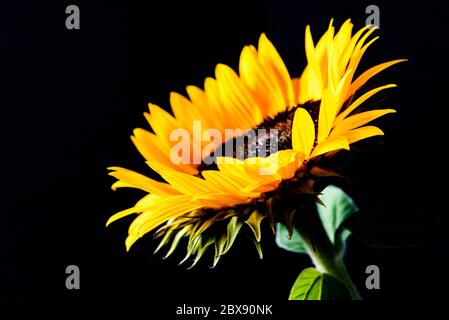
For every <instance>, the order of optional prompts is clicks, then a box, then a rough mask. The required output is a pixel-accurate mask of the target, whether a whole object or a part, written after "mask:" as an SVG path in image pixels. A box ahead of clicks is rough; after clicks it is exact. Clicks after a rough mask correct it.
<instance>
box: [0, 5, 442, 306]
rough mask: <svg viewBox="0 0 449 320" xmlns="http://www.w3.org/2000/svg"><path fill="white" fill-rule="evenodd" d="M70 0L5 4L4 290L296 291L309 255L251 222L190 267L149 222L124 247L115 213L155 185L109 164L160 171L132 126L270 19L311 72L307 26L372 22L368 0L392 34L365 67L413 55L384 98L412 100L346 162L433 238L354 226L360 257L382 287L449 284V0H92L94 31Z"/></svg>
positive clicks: (402, 293) (435, 291) (404, 293)
mask: <svg viewBox="0 0 449 320" xmlns="http://www.w3.org/2000/svg"><path fill="white" fill-rule="evenodd" d="M390 2H392V1H390ZM69 4H72V3H68V2H67V3H65V2H63V1H61V2H60V3H56V2H54V3H50V2H42V1H41V2H31V1H22V2H17V3H15V4H9V5H7V4H2V6H1V7H2V9H1V16H2V17H1V19H0V39H1V40H0V46H1V48H0V56H1V60H0V61H1V62H0V63H1V69H0V72H1V75H0V78H1V91H0V92H1V95H0V97H1V98H0V99H1V101H0V105H1V139H2V143H1V160H2V166H1V177H2V183H1V188H2V192H1V198H2V200H1V209H0V210H1V221H0V234H1V235H0V240H1V242H0V243H1V246H2V248H3V249H2V250H1V251H0V268H1V269H0V296H1V297H5V298H20V299H47V298H48V299H60V300H64V301H67V300H71V299H109V298H111V299H118V298H127V299H131V298H143V299H144V300H146V301H149V302H148V303H149V304H150V305H153V306H154V305H157V304H160V303H162V302H164V301H171V302H172V303H173V302H175V303H183V302H197V303H206V302H209V303H212V302H213V303H221V302H230V301H233V302H237V301H238V302H245V303H249V302H256V301H259V302H273V301H284V300H285V299H286V298H287V296H288V293H289V289H290V286H291V284H292V283H293V281H294V280H295V278H296V277H297V275H298V273H299V272H300V271H301V270H302V269H303V268H305V267H307V266H309V265H310V262H309V260H308V258H307V257H306V256H302V255H295V254H291V253H288V252H285V251H282V250H281V249H278V248H277V247H276V246H275V244H274V241H272V238H271V235H270V234H269V233H268V232H265V233H264V237H263V244H262V245H263V248H264V252H265V257H264V259H263V260H258V258H257V254H256V252H255V250H254V249H253V248H252V247H251V244H250V242H249V241H245V239H244V236H242V237H241V239H238V240H237V245H235V246H234V247H233V249H232V250H231V251H230V253H229V254H227V255H226V256H225V257H224V258H223V259H222V260H221V261H220V263H219V265H218V266H217V267H216V268H215V269H210V268H209V265H210V262H211V260H207V259H205V260H203V261H202V262H201V263H200V265H199V266H198V267H196V268H194V269H193V270H186V269H185V267H183V266H181V267H179V266H177V262H178V261H179V259H180V258H181V256H182V255H183V252H182V251H178V253H177V255H175V257H172V258H169V259H167V260H162V258H161V256H160V255H156V256H153V255H152V251H153V250H154V248H155V245H156V242H154V241H152V239H151V237H150V236H148V237H146V238H143V239H142V240H140V241H138V242H137V243H136V245H135V246H134V247H133V248H132V250H131V251H130V252H129V253H126V252H125V248H124V239H125V237H126V234H127V228H128V225H129V223H130V221H131V219H123V220H122V221H119V222H116V223H114V224H113V225H111V226H110V227H109V228H107V229H106V228H105V227H104V224H105V222H106V220H107V219H108V217H109V216H110V215H111V214H113V213H114V212H116V211H118V210H121V209H124V208H127V207H129V206H130V205H132V204H133V203H134V202H135V201H137V200H138V199H139V198H140V197H141V196H142V194H141V193H139V192H138V191H134V190H121V191H118V192H113V191H111V190H110V185H111V183H112V182H113V181H114V179H113V178H111V177H109V176H108V175H107V171H106V167H107V166H110V165H120V166H124V167H127V168H130V169H134V170H137V171H139V172H142V173H146V174H150V170H149V169H148V168H147V167H146V165H145V164H144V162H143V160H142V158H141V156H140V155H139V154H138V152H137V151H136V150H135V149H134V146H133V145H132V143H131V141H130V139H129V136H130V134H131V133H132V129H133V128H135V127H145V128H148V125H147V124H146V122H145V119H144V118H143V116H142V113H143V112H144V111H146V110H147V103H148V102H154V103H156V104H159V105H161V106H167V105H168V96H169V92H170V91H177V92H181V93H184V88H185V86H186V85H189V84H194V85H197V86H202V85H203V80H204V78H205V77H207V76H212V75H213V71H214V67H215V65H216V64H217V63H219V62H222V63H226V64H228V65H230V66H232V67H234V68H235V67H236V66H237V63H238V57H239V54H240V50H241V49H242V47H243V46H244V45H246V44H257V39H258V37H259V35H260V33H261V32H266V33H267V35H268V37H269V38H270V39H271V40H272V41H273V43H274V44H275V45H276V47H277V48H278V50H279V52H280V53H281V55H282V56H283V58H284V59H285V62H286V64H287V66H288V67H289V70H290V71H291V73H292V74H293V75H295V76H298V75H299V72H300V70H302V68H303V67H304V65H305V55H304V44H303V39H304V30H305V26H306V25H307V24H310V25H311V27H312V32H313V35H314V38H315V39H316V38H317V37H318V35H321V34H322V33H323V32H324V30H325V29H326V28H327V25H328V23H329V20H330V18H332V17H334V18H335V23H334V24H335V25H337V26H338V25H340V24H341V23H342V22H343V21H344V20H345V19H346V18H352V20H353V22H354V23H355V24H356V27H357V28H359V27H361V26H363V25H364V21H365V19H366V16H367V15H366V14H365V8H366V7H367V5H369V4H377V5H378V6H379V7H380V18H381V19H380V22H381V30H380V31H379V34H380V36H381V39H380V40H379V41H378V42H377V43H376V44H375V45H374V46H373V47H372V48H371V49H370V50H369V51H368V54H367V55H366V57H365V59H364V60H363V63H362V67H364V68H366V67H369V66H372V65H374V64H376V63H379V62H383V61H387V60H391V59H395V58H408V59H410V61H409V62H407V63H406V64H401V65H398V66H395V67H393V68H392V69H391V70H389V71H385V72H384V73H383V75H382V77H380V78H378V81H379V84H386V83H391V82H395V83H398V84H399V87H398V88H397V89H393V91H390V93H391V96H388V97H387V99H386V101H385V103H386V105H385V106H386V107H390V106H391V107H395V108H396V109H397V110H398V111H399V112H398V114H397V115H394V116H391V117H390V116H389V117H388V119H387V120H385V121H383V122H382V128H384V129H385V132H386V136H385V138H383V139H382V140H381V143H376V144H375V147H373V148H371V149H369V150H366V151H365V152H360V153H357V154H355V155H354V156H353V157H352V158H351V159H350V160H349V161H348V163H347V164H346V166H345V174H346V175H347V176H349V177H350V179H351V181H352V187H351V188H352V191H353V195H354V197H355V199H356V201H357V203H358V204H359V205H360V206H361V207H380V208H402V209H404V208H405V209H406V210H410V215H409V216H407V219H409V220H410V221H413V222H414V223H416V224H419V225H421V226H422V228H423V230H425V231H426V234H428V237H429V239H428V240H429V243H430V245H429V246H428V247H425V248H401V249H380V248H372V247H369V246H367V245H365V244H364V243H362V242H360V241H358V240H357V239H354V238H350V241H349V247H348V252H347V256H346V261H347V264H348V268H349V270H350V273H351V274H352V276H353V277H354V279H355V281H356V283H357V284H358V286H359V288H361V291H362V295H363V296H364V297H365V298H366V299H368V300H395V299H401V300H402V299H417V300H421V299H432V300H440V299H447V298H448V294H447V292H446V291H445V290H443V289H444V287H445V286H447V284H448V280H447V277H446V276H445V268H447V264H446V262H445V261H446V258H447V252H448V250H447V244H448V241H447V232H446V225H447V224H446V223H447V221H446V220H447V218H446V217H445V215H446V214H447V213H448V212H447V205H445V202H446V201H445V200H446V199H445V195H444V189H445V188H444V187H440V185H441V183H443V182H444V177H443V175H444V174H445V171H446V169H445V167H446V164H447V157H446V156H445V153H444V148H445V146H446V145H447V140H446V135H445V131H446V130H445V129H446V127H445V126H444V116H445V114H446V111H445V109H446V108H447V107H448V106H447V102H446V97H447V92H448V90H447V78H446V74H447V73H446V72H447V55H448V41H447V39H446V35H445V34H446V31H447V29H448V28H447V21H449V20H448V13H447V12H448V11H447V10H445V8H443V7H442V4H440V3H437V2H435V1H426V2H425V3H423V4H420V5H414V4H412V3H409V2H405V1H400V2H396V1H395V2H394V4H393V3H387V2H375V3H371V2H365V1H361V2H357V1H346V2H344V3H342V2H337V1H307V2H306V1H275V0H271V1H257V2H244V3H243V1H241V2H233V1H209V2H207V3H199V2H190V1H189V2H180V3H176V2H173V1H167V2H166V1H164V2H155V1H145V2H142V3H138V4H137V3H133V2H131V1H128V2H125V1H95V2H94V1H84V2H79V1H78V2H73V4H77V5H79V7H80V11H81V29H80V30H67V29H66V28H65V19H66V16H67V15H66V14H65V7H66V6H67V5H69ZM390 90H391V89H390ZM416 212H418V213H416ZM265 231H267V230H265ZM70 264H75V265H78V266H79V267H80V270H81V289H80V290H72V291H69V290H67V289H66V288H65V277H66V274H65V268H66V266H67V265H70ZM369 264H376V265H378V266H379V267H380V270H381V290H377V291H368V290H366V289H363V288H364V281H365V277H366V275H365V268H366V266H367V265H369Z"/></svg>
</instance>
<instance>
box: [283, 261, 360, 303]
mask: <svg viewBox="0 0 449 320" xmlns="http://www.w3.org/2000/svg"><path fill="white" fill-rule="evenodd" d="M288 299H289V300H351V295H350V294H349V292H348V290H347V289H346V287H345V286H344V285H343V284H342V283H341V282H340V280H338V279H336V278H334V277H333V276H331V275H329V274H327V273H321V272H319V271H318V270H316V269H314V268H307V269H305V270H303V272H301V274H300V275H299V276H298V278H297V279H296V281H295V283H294V284H293V287H292V289H291V291H290V296H289V298H288Z"/></svg>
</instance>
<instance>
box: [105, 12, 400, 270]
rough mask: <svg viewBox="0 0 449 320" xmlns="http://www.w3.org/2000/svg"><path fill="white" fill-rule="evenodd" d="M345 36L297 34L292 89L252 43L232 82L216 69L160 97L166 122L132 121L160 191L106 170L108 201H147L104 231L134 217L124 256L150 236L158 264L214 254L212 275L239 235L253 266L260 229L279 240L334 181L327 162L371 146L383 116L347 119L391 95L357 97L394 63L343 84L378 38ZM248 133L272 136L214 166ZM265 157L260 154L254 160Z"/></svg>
mask: <svg viewBox="0 0 449 320" xmlns="http://www.w3.org/2000/svg"><path fill="white" fill-rule="evenodd" d="M352 29H353V24H352V23H351V21H350V20H347V21H346V22H344V23H343V24H342V26H341V27H340V29H339V30H338V32H336V30H335V28H334V26H333V24H332V21H331V23H330V25H329V28H328V29H327V31H326V32H325V33H324V35H323V36H322V37H321V38H320V39H319V41H318V42H317V43H316V44H315V43H314V41H313V39H312V35H311V31H310V28H309V27H307V28H306V31H305V51H306V57H307V66H306V68H305V69H304V71H303V72H302V74H301V76H300V77H299V78H292V77H291V76H290V73H289V71H288V70H287V68H286V66H285V64H284V62H283V60H282V58H281V57H280V55H279V53H278V52H277V50H276V49H275V47H274V46H273V44H272V43H271V42H270V41H269V40H268V38H267V37H266V35H265V34H262V35H261V36H260V39H259V43H258V47H257V48H256V47H254V46H245V47H244V48H243V50H242V53H241V55H240V61H239V67H238V68H239V70H238V73H236V72H235V71H234V70H232V69H231V68H230V67H228V66H226V65H223V64H218V65H217V66H216V69H215V78H207V79H206V80H205V83H204V89H201V88H198V87H195V86H188V87H187V95H188V97H185V96H183V95H181V94H178V93H175V92H172V93H171V94H170V105H171V110H172V113H173V115H172V114H170V113H169V112H167V111H165V110H164V109H162V108H160V107H159V106H157V105H154V104H149V113H145V114H144V115H145V118H146V119H147V121H148V123H149V124H150V126H151V128H152V131H153V132H149V131H147V130H144V129H140V128H138V129H135V130H134V132H133V133H134V134H133V136H132V137H131V139H132V141H133V143H134V144H135V146H136V148H137V149H138V151H139V152H140V153H141V154H142V155H143V157H144V158H145V160H146V163H147V164H148V165H149V166H150V168H151V169H152V170H154V171H155V172H156V173H158V174H159V175H160V177H161V178H162V179H163V180H164V181H163V182H161V181H157V180H154V179H151V178H148V177H146V176H144V175H142V174H139V173H136V172H134V171H131V170H128V169H124V168H121V167H110V168H108V169H109V170H111V172H110V173H109V174H110V175H111V176H113V177H115V178H117V179H118V181H116V182H115V183H114V184H113V185H112V189H113V190H115V189H117V188H120V187H130V188H136V189H141V190H143V191H144V192H146V193H147V195H145V196H144V197H143V198H142V199H141V200H139V201H138V202H137V203H136V204H135V205H134V206H133V207H131V208H129V209H126V210H123V211H120V212H118V213H116V214H114V215H113V216H112V217H111V218H110V219H109V220H108V222H107V225H109V224H110V223H112V222H114V221H116V220H118V219H120V218H123V217H125V216H128V215H132V214H137V216H136V218H135V219H134V221H133V222H132V223H131V225H130V227H129V234H128V237H127V239H126V242H125V243H126V249H127V250H129V249H130V248H131V246H132V245H133V244H134V243H135V242H136V241H137V240H138V239H139V238H141V237H142V236H143V235H145V234H147V233H149V232H152V231H155V232H154V236H155V237H160V238H161V242H160V244H159V246H158V247H157V249H156V251H158V250H160V249H161V248H162V247H164V246H168V245H169V248H168V251H167V253H166V255H165V256H169V255H170V254H172V253H173V251H174V250H175V249H176V247H177V246H178V244H179V243H180V242H181V241H185V242H186V243H187V254H186V256H185V258H184V259H183V260H182V262H184V261H186V260H188V259H189V258H193V259H192V260H193V262H192V265H191V266H193V265H195V264H196V263H197V262H198V261H199V259H200V258H201V256H202V255H203V254H204V253H205V252H206V250H207V249H208V248H214V261H213V266H215V265H216V264H217V262H218V260H219V259H220V257H221V256H222V255H223V254H225V253H226V252H227V251H228V250H229V249H230V248H231V246H232V244H233V243H234V241H235V239H236V236H237V234H238V233H239V232H240V231H242V228H249V229H248V230H251V232H252V234H253V235H254V237H252V239H253V242H254V244H255V246H256V248H257V250H258V252H259V255H260V256H262V251H261V247H260V240H261V222H262V221H263V220H264V219H265V220H267V221H268V224H269V225H270V226H271V227H272V229H273V231H274V230H275V228H274V225H275V223H277V222H280V223H284V224H286V225H287V226H288V228H289V230H290V232H291V230H292V226H291V225H292V219H293V214H294V213H295V212H296V208H298V207H300V206H301V203H303V202H305V201H308V199H309V200H310V199H312V200H313V201H316V202H318V203H321V201H320V199H319V195H320V191H321V190H322V188H323V187H322V184H317V183H316V182H318V181H320V179H323V178H326V177H329V176H334V175H335V176H337V175H338V173H336V172H335V170H334V169H333V168H332V167H330V166H329V165H328V164H329V159H331V158H332V157H333V156H334V155H336V154H338V153H339V152H340V151H341V150H349V149H350V145H351V144H353V143H355V142H357V141H360V140H362V139H366V138H369V137H373V136H378V135H383V132H382V131H381V130H380V129H379V128H377V127H375V126H372V125H367V124H368V123H369V122H371V121H372V120H375V119H377V118H379V117H381V116H383V115H386V114H388V113H394V112H395V110H393V109H376V110H371V111H363V112H360V111H359V110H360V108H358V107H359V106H360V105H362V104H365V102H366V101H367V100H368V99H370V98H371V97H372V96H373V95H375V94H377V93H378V92H380V91H382V90H384V89H388V88H392V87H395V86H396V85H395V84H387V85H384V86H380V87H377V88H375V89H372V90H369V91H367V92H365V93H363V94H360V91H361V88H362V87H363V86H364V84H365V83H366V82H367V81H368V80H369V79H370V78H372V77H373V76H374V75H376V74H378V73H379V72H381V71H382V70H384V69H386V68H388V67H390V66H392V65H394V64H396V63H398V62H401V61H404V60H393V61H389V62H385V63H382V64H379V65H376V66H374V67H372V68H370V69H368V70H366V71H365V72H363V73H361V74H360V75H358V76H357V77H354V74H355V71H356V69H357V67H358V65H359V63H360V60H361V58H362V56H363V55H364V53H365V51H366V50H367V49H368V47H369V46H371V44H372V43H373V42H374V41H376V39H377V38H378V37H375V38H371V35H372V34H373V32H374V31H375V29H374V28H369V27H368V26H366V27H364V28H362V29H361V30H359V31H358V32H356V33H355V34H352ZM196 123H200V124H201V126H200V127H199V126H198V125H196ZM237 128H238V129H240V130H236V131H234V134H233V135H231V136H229V135H228V137H227V140H225V141H220V139H212V137H210V136H209V137H208V134H207V132H208V130H209V129H214V130H216V131H218V132H219V133H221V134H223V135H225V133H226V132H227V130H229V129H237ZM179 129H182V130H183V132H186V133H187V134H188V136H189V137H191V138H190V140H189V148H188V150H187V151H186V152H182V153H180V152H176V151H174V149H175V147H176V144H177V142H178V141H173V132H175V131H176V130H179ZM258 129H266V130H273V131H274V132H275V134H274V135H273V134H271V133H269V134H266V133H263V134H259V131H257V133H256V134H250V135H246V137H245V138H246V140H245V139H244V143H243V147H242V150H243V152H241V153H240V156H237V151H238V150H236V148H233V147H231V150H232V152H231V153H229V152H228V153H227V154H225V155H224V156H223V153H222V152H219V151H222V150H223V149H226V147H227V146H228V145H229V144H230V143H232V142H236V140H237V139H239V138H240V137H241V136H244V135H245V134H246V133H247V132H249V131H251V132H256V130H258ZM265 132H266V131H265ZM270 132H271V131H270ZM242 133H243V134H242ZM205 136H206V139H204V137H205ZM198 137H200V138H198ZM273 142H274V143H273ZM272 144H274V146H275V147H276V148H273V147H272ZM267 146H268V154H267V153H265V154H262V153H263V152H260V151H266V150H267ZM178 151H179V150H178ZM184 151H185V150H184ZM198 159H199V161H198ZM320 185H321V187H320ZM251 232H250V234H251Z"/></svg>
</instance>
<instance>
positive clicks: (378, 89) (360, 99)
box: [334, 84, 396, 127]
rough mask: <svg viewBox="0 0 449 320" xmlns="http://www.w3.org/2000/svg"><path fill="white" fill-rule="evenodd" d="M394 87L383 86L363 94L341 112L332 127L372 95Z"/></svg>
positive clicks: (393, 85)
mask: <svg viewBox="0 0 449 320" xmlns="http://www.w3.org/2000/svg"><path fill="white" fill-rule="evenodd" d="M394 87H396V85H395V84H387V85H385V86H382V87H379V88H376V89H373V90H371V91H368V92H367V93H365V94H364V95H362V96H361V97H360V98H358V99H357V100H356V101H354V102H353V103H351V105H350V106H349V107H348V108H346V110H345V111H343V112H341V113H340V114H339V115H338V116H337V118H336V119H335V121H334V127H335V126H336V125H337V124H338V123H339V122H341V121H342V120H343V119H345V118H346V117H347V116H348V115H349V114H350V113H351V112H352V111H354V110H355V109H356V108H357V107H358V106H360V105H361V104H362V103H363V102H365V101H366V100H368V99H369V98H371V97H372V96H373V95H375V94H376V93H378V92H379V91H381V90H384V89H388V88H394Z"/></svg>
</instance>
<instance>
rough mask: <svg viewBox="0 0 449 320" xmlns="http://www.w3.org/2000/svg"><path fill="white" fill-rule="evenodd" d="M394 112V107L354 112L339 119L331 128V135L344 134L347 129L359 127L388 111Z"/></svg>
mask: <svg viewBox="0 0 449 320" xmlns="http://www.w3.org/2000/svg"><path fill="white" fill-rule="evenodd" d="M395 112H396V110H394V109H382V110H371V111H366V112H362V113H358V114H355V115H353V116H350V117H348V118H346V119H344V120H343V121H341V122H340V123H339V124H338V125H337V126H336V127H335V128H334V130H332V134H331V137H335V136H339V135H343V134H346V133H347V132H348V131H349V130H352V129H355V128H358V127H361V126H363V125H365V124H367V123H368V122H370V121H373V120H375V119H377V118H379V117H381V116H383V115H386V114H388V113H395Z"/></svg>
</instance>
